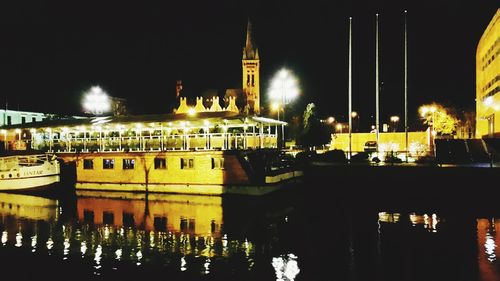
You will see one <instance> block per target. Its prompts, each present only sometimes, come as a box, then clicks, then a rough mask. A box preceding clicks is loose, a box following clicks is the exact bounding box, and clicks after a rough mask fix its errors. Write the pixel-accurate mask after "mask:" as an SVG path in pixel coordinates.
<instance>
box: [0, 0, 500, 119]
mask: <svg viewBox="0 0 500 281" xmlns="http://www.w3.org/2000/svg"><path fill="white" fill-rule="evenodd" d="M5 2H6V1H2V3H1V4H0V81H1V97H2V106H1V107H2V108H3V107H4V106H3V103H4V101H3V100H5V99H7V100H8V102H9V108H10V109H20V110H27V111H43V112H51V113H67V114H81V108H80V100H81V97H82V93H83V92H84V91H85V90H87V89H88V88H89V87H90V86H92V85H99V86H101V87H102V88H103V89H104V90H105V91H106V92H108V93H109V94H110V95H111V96H116V97H122V98H126V99H127V100H128V106H129V110H130V111H131V112H132V113H135V114H142V113H166V112H168V110H169V109H170V108H171V103H172V102H173V101H174V98H175V83H176V80H178V79H182V80H183V84H184V94H185V95H188V96H196V95H199V94H200V93H201V92H202V91H204V90H207V89H219V94H220V95H223V93H224V89H226V88H240V87H241V55H242V48H243V46H244V40H245V29H246V23H247V19H248V17H250V19H251V20H252V22H253V26H254V36H255V39H256V44H257V46H258V48H259V54H260V58H261V77H260V78H261V99H262V106H267V104H268V102H267V95H266V93H267V91H266V89H267V87H268V84H269V82H270V79H271V78H272V76H273V75H274V73H275V72H276V71H278V70H279V69H280V68H281V67H287V68H289V69H291V70H292V71H293V72H294V73H295V74H296V76H297V77H298V79H299V80H300V83H301V90H302V92H301V96H300V98H299V99H298V100H297V101H295V102H294V103H292V104H290V108H289V109H287V110H288V112H289V114H290V115H292V114H301V112H302V111H303V110H304V108H305V105H306V104H307V103H309V102H314V103H315V104H316V105H317V106H318V109H319V113H320V115H322V116H325V117H326V116H329V115H333V116H336V117H337V118H338V119H342V118H343V117H342V116H344V118H345V115H346V112H347V77H348V76H347V75H348V70H347V65H348V64H347V63H348V61H347V46H348V41H347V38H348V18H349V16H352V17H353V69H354V73H353V110H355V111H358V112H359V114H360V118H361V122H362V123H367V124H366V126H368V123H373V122H374V121H373V120H374V118H373V117H372V116H373V115H374V111H375V104H374V102H375V49H374V46H375V13H377V12H378V13H379V14H380V25H379V29H380V35H379V36H380V58H379V60H380V81H383V86H382V91H381V94H380V108H381V123H384V122H387V120H388V116H390V115H394V114H397V115H400V116H401V117H402V116H403V109H404V107H403V106H404V105H403V77H404V76H403V58H404V57H403V46H404V45H403V44H404V41H403V38H404V37H403V34H404V33H403V32H404V25H403V23H404V16H403V11H404V10H405V9H407V10H408V40H409V42H408V44H409V45H408V50H409V58H408V63H409V71H408V77H409V103H410V104H409V112H410V114H411V116H410V121H411V123H413V122H415V123H416V122H417V121H418V120H417V108H418V106H419V105H421V104H423V103H428V102H431V101H437V102H440V103H444V104H446V105H449V106H453V107H456V108H457V109H458V110H459V111H461V110H467V109H474V107H475V105H474V98H475V52H476V46H477V43H478V41H479V38H480V37H481V35H482V33H483V31H484V29H485V28H486V26H487V24H488V22H489V21H490V20H491V18H492V17H493V15H494V14H495V12H496V9H497V8H498V7H499V6H500V5H499V3H498V1H495V0H474V1H469V0H465V1H456V0H454V1H451V0H445V1H437V0H434V1H427V0H422V1H411V2H408V3H405V2H404V1H346V0H341V1H338V0H336V1H275V0H269V1H248V2H245V1H177V2H178V3H177V2H174V1H150V2H145V1H133V2H125V1H31V2H29V1H9V2H10V3H5ZM160 2H161V3H160ZM76 3H78V4H76Z"/></svg>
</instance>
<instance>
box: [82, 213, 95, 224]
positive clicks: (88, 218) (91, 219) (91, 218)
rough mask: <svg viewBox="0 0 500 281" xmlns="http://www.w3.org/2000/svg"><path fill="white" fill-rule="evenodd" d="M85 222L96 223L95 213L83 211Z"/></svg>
mask: <svg viewBox="0 0 500 281" xmlns="http://www.w3.org/2000/svg"><path fill="white" fill-rule="evenodd" d="M83 221H84V222H86V223H91V224H92V223H94V211H92V210H83Z"/></svg>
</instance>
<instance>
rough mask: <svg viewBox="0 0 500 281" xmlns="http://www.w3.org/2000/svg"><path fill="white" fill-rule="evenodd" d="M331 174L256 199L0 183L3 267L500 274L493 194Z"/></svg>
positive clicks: (312, 276) (23, 271) (41, 274)
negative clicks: (378, 183)
mask: <svg viewBox="0 0 500 281" xmlns="http://www.w3.org/2000/svg"><path fill="white" fill-rule="evenodd" d="M306 180H307V179H306ZM335 180H336V179H335V178H333V179H332V180H331V181H330V182H329V183H326V182H324V181H322V182H314V183H309V184H304V185H299V186H293V187H290V189H289V190H284V191H280V192H277V193H274V194H271V195H269V196H265V197H261V198H253V197H252V198H248V197H238V196H230V197H217V196H190V195H166V194H149V195H145V194H137V193H121V192H76V193H73V192H67V193H66V194H64V195H62V194H59V195H50V196H47V195H44V196H40V195H37V196H34V195H21V194H9V193H0V234H1V239H0V264H1V268H2V273H1V274H2V276H7V275H8V276H11V275H15V276H16V277H15V279H16V280H19V279H21V280H25V279H26V280H27V279H33V278H37V279H40V278H42V280H45V279H46V280H72V279H85V280H139V279H143V280H146V279H145V278H155V280H160V279H161V280H484V281H486V280H488V281H493V280H500V261H499V260H498V255H499V254H500V250H499V249H498V246H497V245H498V244H499V243H500V206H499V207H497V206H496V205H495V198H494V197H491V196H488V194H484V196H483V195H481V196H478V197H477V198H479V199H477V200H476V199H470V202H469V203H470V204H469V205H464V204H463V202H466V201H467V200H468V199H466V198H465V199H464V198H463V200H462V201H460V202H455V203H456V204H450V203H449V202H448V203H447V202H446V197H444V196H442V194H441V195H439V194H437V193H436V192H432V191H431V192H429V191H428V190H425V189H421V192H417V193H415V194H417V195H415V194H414V195H412V196H410V197H403V196H393V195H391V194H385V192H384V191H383V190H381V191H380V192H377V193H376V194H378V195H370V196H364V195H363V193H360V192H358V191H355V192H350V193H343V192H332V191H331V190H332V189H339V188H340V187H342V186H345V184H346V183H345V182H343V180H342V179H340V180H339V182H338V184H336V183H335ZM67 189H70V187H67ZM388 192H390V193H393V192H392V191H388ZM418 194H420V195H418ZM436 194H437V195H436ZM367 197H368V198H367ZM485 206H486V207H487V208H483V207H485Z"/></svg>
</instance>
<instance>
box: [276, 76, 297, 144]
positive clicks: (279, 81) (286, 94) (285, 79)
mask: <svg viewBox="0 0 500 281" xmlns="http://www.w3.org/2000/svg"><path fill="white" fill-rule="evenodd" d="M297 84H298V83H297V79H296V78H295V77H294V76H293V74H292V73H291V72H290V71H289V70H287V69H284V68H283V69H281V70H280V71H279V72H278V73H277V74H276V75H275V76H274V78H273V80H272V81H271V87H270V89H269V96H270V98H271V99H272V100H273V101H275V102H278V103H279V104H280V105H281V107H282V109H283V121H285V106H286V105H287V104H288V103H290V102H291V101H292V100H294V99H295V98H296V97H297V96H298V94H299V87H298V85H297ZM281 141H282V148H285V127H284V125H282V126H281Z"/></svg>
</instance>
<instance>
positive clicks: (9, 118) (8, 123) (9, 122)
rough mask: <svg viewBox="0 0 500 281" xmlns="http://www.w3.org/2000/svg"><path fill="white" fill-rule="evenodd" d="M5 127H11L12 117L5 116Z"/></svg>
mask: <svg viewBox="0 0 500 281" xmlns="http://www.w3.org/2000/svg"><path fill="white" fill-rule="evenodd" d="M7 125H12V116H7Z"/></svg>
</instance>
